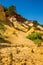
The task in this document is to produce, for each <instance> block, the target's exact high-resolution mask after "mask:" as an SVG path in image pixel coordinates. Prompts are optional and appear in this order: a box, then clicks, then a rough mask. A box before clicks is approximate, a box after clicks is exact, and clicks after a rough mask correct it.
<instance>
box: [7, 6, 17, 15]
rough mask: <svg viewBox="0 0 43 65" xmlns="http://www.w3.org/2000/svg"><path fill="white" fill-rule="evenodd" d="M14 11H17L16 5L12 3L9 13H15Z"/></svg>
mask: <svg viewBox="0 0 43 65" xmlns="http://www.w3.org/2000/svg"><path fill="white" fill-rule="evenodd" d="M14 12H16V7H15V6H13V5H12V6H10V7H9V8H8V13H9V14H13V13H14Z"/></svg>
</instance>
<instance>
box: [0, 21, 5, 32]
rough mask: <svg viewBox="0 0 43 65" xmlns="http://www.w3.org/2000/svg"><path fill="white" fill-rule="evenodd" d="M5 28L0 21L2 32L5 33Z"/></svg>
mask: <svg viewBox="0 0 43 65" xmlns="http://www.w3.org/2000/svg"><path fill="white" fill-rule="evenodd" d="M5 29H6V28H5V26H4V25H3V24H2V23H1V21H0V30H3V31H5Z"/></svg>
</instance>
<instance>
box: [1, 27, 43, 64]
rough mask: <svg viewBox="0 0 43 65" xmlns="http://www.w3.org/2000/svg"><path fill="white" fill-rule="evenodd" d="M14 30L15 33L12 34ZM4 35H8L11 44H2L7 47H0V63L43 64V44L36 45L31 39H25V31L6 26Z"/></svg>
mask: <svg viewBox="0 0 43 65" xmlns="http://www.w3.org/2000/svg"><path fill="white" fill-rule="evenodd" d="M14 31H15V32H16V34H17V35H16V34H13V32H14ZM30 31H33V29H31V30H30ZM29 33H30V32H29ZM4 35H6V36H8V40H9V41H10V42H11V44H6V43H3V44H2V45H7V47H6V46H4V47H2V48H1V49H0V65H43V46H42V47H37V46H36V45H35V44H34V42H33V41H31V40H29V39H27V38H26V35H27V33H24V32H22V31H18V30H16V29H13V28H10V27H9V26H7V30H6V32H5V33H4Z"/></svg>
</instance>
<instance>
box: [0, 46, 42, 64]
mask: <svg viewBox="0 0 43 65" xmlns="http://www.w3.org/2000/svg"><path fill="white" fill-rule="evenodd" d="M40 49H41V50H40ZM42 49H43V47H42V48H41V47H40V48H39V47H38V48H37V47H35V48H33V49H32V48H29V47H7V48H2V49H0V65H43V50H42Z"/></svg>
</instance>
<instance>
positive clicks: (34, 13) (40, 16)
mask: <svg viewBox="0 0 43 65" xmlns="http://www.w3.org/2000/svg"><path fill="white" fill-rule="evenodd" d="M0 3H1V4H2V5H4V6H5V7H8V6H10V5H15V6H16V8H17V12H18V13H19V14H21V15H22V16H23V17H25V18H27V19H28V20H37V21H38V22H39V23H41V24H43V0H0Z"/></svg>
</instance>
